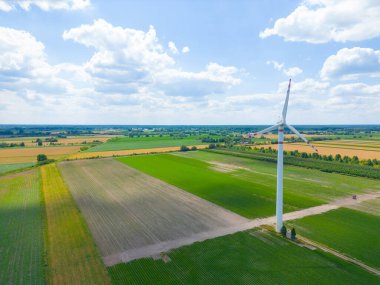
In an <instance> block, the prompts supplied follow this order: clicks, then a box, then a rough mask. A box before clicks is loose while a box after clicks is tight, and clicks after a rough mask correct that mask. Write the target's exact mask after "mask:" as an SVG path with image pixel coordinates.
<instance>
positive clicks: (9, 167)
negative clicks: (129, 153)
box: [0, 162, 35, 175]
mask: <svg viewBox="0 0 380 285" xmlns="http://www.w3.org/2000/svg"><path fill="white" fill-rule="evenodd" d="M33 165H35V163H32V162H30V163H10V164H0V175H3V174H5V173H7V172H12V171H16V170H21V169H23V168H28V167H31V166H33Z"/></svg>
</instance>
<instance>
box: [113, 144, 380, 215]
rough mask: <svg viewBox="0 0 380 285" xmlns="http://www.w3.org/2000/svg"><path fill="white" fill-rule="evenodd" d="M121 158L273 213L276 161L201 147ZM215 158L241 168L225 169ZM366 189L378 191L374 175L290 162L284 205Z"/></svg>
mask: <svg viewBox="0 0 380 285" xmlns="http://www.w3.org/2000/svg"><path fill="white" fill-rule="evenodd" d="M118 160H120V161H122V162H124V163H126V164H128V165H130V166H132V167H135V168H137V169H139V170H141V171H144V172H146V173H148V174H149V175H152V176H154V177H157V178H159V179H161V180H163V181H166V182H168V183H170V184H173V185H175V186H177V187H179V188H181V189H183V190H186V191H188V192H190V193H193V194H195V195H198V196H200V197H202V198H204V199H206V200H209V201H211V202H213V203H215V204H218V205H220V206H222V207H225V208H227V209H229V210H231V211H234V212H236V213H238V214H240V215H242V216H245V217H248V218H256V217H263V216H272V215H274V213H275V204H276V203H275V195H276V193H275V192H276V190H275V188H276V165H275V164H273V163H268V162H263V161H257V160H252V159H246V158H239V157H234V156H230V155H221V154H215V153H209V152H203V151H196V152H187V153H180V154H179V153H178V155H173V154H161V155H144V156H133V157H123V158H119V159H118ZM212 163H214V164H215V163H221V164H223V165H228V166H231V165H233V166H235V167H240V168H238V169H236V170H233V171H231V172H221V171H218V170H216V169H215V168H214V167H213V165H212ZM342 181H343V182H342ZM368 189H373V190H380V185H379V183H378V182H377V181H376V180H370V179H364V178H359V177H349V176H342V175H339V174H333V173H323V172H320V171H318V170H312V169H306V168H300V167H292V166H286V167H285V180H284V210H285V212H289V211H294V210H298V209H302V208H307V207H312V206H316V205H320V204H323V203H325V202H327V201H330V200H332V199H336V198H339V197H342V196H348V195H351V194H353V193H362V192H363V191H367V190H368Z"/></svg>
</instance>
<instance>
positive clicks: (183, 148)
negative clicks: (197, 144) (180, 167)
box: [180, 145, 190, 151]
mask: <svg viewBox="0 0 380 285" xmlns="http://www.w3.org/2000/svg"><path fill="white" fill-rule="evenodd" d="M189 150H190V149H189V148H188V147H187V146H185V145H181V148H180V151H189Z"/></svg>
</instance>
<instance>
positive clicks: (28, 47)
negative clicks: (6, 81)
mask: <svg viewBox="0 0 380 285" xmlns="http://www.w3.org/2000/svg"><path fill="white" fill-rule="evenodd" d="M44 61H45V54H44V45H43V44H42V43H41V42H39V41H37V40H36V39H35V38H34V37H33V36H32V35H31V34H29V33H28V32H25V31H20V30H15V29H11V28H4V27H0V70H1V71H10V70H13V71H21V70H25V69H30V68H35V67H37V66H39V65H41V64H42V63H43V62H44Z"/></svg>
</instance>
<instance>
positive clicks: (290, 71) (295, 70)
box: [266, 60, 303, 77]
mask: <svg viewBox="0 0 380 285" xmlns="http://www.w3.org/2000/svg"><path fill="white" fill-rule="evenodd" d="M266 64H271V65H273V68H274V69H276V70H278V71H281V72H282V73H283V74H285V75H286V76H290V77H295V76H297V75H299V74H301V73H302V72H303V70H302V69H301V68H299V67H297V66H293V67H289V68H285V65H284V64H283V63H279V62H277V61H275V60H268V61H267V62H266Z"/></svg>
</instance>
